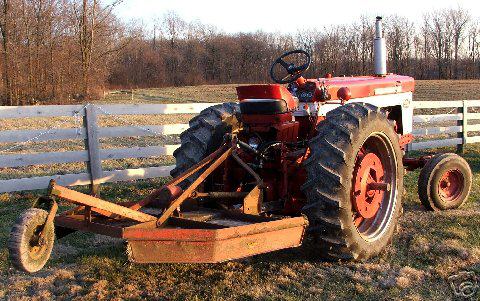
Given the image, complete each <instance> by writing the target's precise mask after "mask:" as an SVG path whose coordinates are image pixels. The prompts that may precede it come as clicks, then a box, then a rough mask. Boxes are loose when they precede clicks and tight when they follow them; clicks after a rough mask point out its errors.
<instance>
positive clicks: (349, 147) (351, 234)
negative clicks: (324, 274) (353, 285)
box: [302, 103, 404, 260]
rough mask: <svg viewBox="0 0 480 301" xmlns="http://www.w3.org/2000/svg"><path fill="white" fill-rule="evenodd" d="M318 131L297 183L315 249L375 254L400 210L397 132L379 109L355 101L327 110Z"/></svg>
mask: <svg viewBox="0 0 480 301" xmlns="http://www.w3.org/2000/svg"><path fill="white" fill-rule="evenodd" d="M317 131H318V134H317V136H316V137H314V138H313V139H312V140H311V141H310V143H309V148H310V152H311V153H310V157H309V158H308V159H307V160H306V161H305V165H304V166H305V170H306V172H307V181H306V183H305V184H304V185H303V186H302V191H303V192H304V194H305V196H306V198H307V204H306V205H305V207H304V208H303V213H304V214H306V215H307V217H308V219H309V222H310V227H309V230H310V233H311V234H312V235H313V238H314V241H315V245H316V248H317V249H318V251H319V253H320V255H322V256H323V257H326V258H328V259H344V260H350V259H354V260H363V259H368V258H370V257H373V256H376V255H377V254H379V253H380V252H381V251H382V250H383V249H384V248H385V246H387V244H389V243H390V241H391V239H392V237H393V234H394V232H395V228H396V225H397V222H398V218H399V216H400V212H401V198H402V194H403V193H402V191H403V174H404V169H403V164H402V155H403V154H402V151H401V149H400V146H399V142H398V135H397V133H396V132H395V130H394V127H393V125H392V123H391V122H390V121H389V120H388V119H387V117H386V115H385V114H384V113H383V112H382V111H381V110H380V109H379V108H376V107H374V106H371V105H368V104H360V103H351V104H347V105H344V106H341V107H339V108H337V109H335V110H332V111H330V112H329V113H327V116H326V120H325V121H323V122H321V123H320V124H319V125H318V127H317ZM380 187H381V188H380ZM377 189H379V190H377Z"/></svg>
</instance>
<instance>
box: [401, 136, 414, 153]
mask: <svg viewBox="0 0 480 301" xmlns="http://www.w3.org/2000/svg"><path fill="white" fill-rule="evenodd" d="M413 139H414V138H413V135H412V134H406V135H403V136H401V137H400V139H399V140H398V143H399V144H400V147H401V148H402V149H405V146H407V145H408V144H410V143H412V141H413Z"/></svg>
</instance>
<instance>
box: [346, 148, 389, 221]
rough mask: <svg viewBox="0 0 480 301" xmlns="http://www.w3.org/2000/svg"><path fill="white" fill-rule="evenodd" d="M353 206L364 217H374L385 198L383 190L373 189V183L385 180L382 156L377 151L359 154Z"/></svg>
mask: <svg viewBox="0 0 480 301" xmlns="http://www.w3.org/2000/svg"><path fill="white" fill-rule="evenodd" d="M358 159H359V162H358V163H357V168H356V176H355V184H354V193H353V206H354V208H355V210H356V212H358V214H359V215H360V216H361V217H362V218H372V217H374V216H375V214H377V211H378V209H379V208H380V204H381V203H382V200H383V191H382V190H376V189H371V185H372V184H373V183H381V181H383V176H384V173H385V172H384V170H383V165H382V162H381V161H380V158H379V157H378V156H377V155H376V154H375V153H368V154H365V155H364V154H363V152H360V153H359V155H358Z"/></svg>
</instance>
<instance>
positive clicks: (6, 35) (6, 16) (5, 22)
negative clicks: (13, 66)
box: [0, 0, 13, 105]
mask: <svg viewBox="0 0 480 301" xmlns="http://www.w3.org/2000/svg"><path fill="white" fill-rule="evenodd" d="M0 4H1V7H0V9H1V14H2V15H1V18H0V33H1V35H2V47H3V63H4V70H3V81H4V85H5V90H6V93H5V104H7V105H12V104H13V103H12V101H13V100H12V86H11V78H10V22H11V11H10V10H11V3H10V1H9V0H2V2H0Z"/></svg>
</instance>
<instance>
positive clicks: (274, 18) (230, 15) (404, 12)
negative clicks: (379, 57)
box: [116, 0, 480, 33]
mask: <svg viewBox="0 0 480 301" xmlns="http://www.w3.org/2000/svg"><path fill="white" fill-rule="evenodd" d="M459 5H460V6H461V7H463V8H465V9H468V10H470V13H471V14H472V15H473V16H474V17H476V18H479V17H480V1H479V0H401V1H391V0H337V1H328V0H327V1H321V0H316V1H308V0H301V1H299V0H290V1H285V0H233V1H232V0H224V1H218V0H124V2H123V3H122V4H121V5H120V7H118V8H117V10H116V11H117V15H118V16H119V17H120V18H122V19H124V20H126V21H128V20H131V19H135V20H143V21H144V23H145V24H146V25H147V26H148V25H149V24H151V20H152V19H153V18H155V17H161V16H162V15H163V14H164V13H165V12H167V11H175V12H176V13H177V14H178V15H179V16H180V17H182V18H183V19H185V20H187V21H195V20H199V21H200V22H202V23H204V24H209V25H214V26H216V27H217V28H218V29H220V30H222V31H225V32H229V33H233V32H255V31H257V30H263V31H267V32H284V33H293V32H296V31H297V30H299V29H310V28H321V27H323V26H324V25H332V24H346V23H351V21H352V20H358V19H359V18H360V16H361V15H367V16H372V17H374V16H377V15H383V16H386V15H391V14H395V13H396V14H398V15H401V16H406V17H409V18H410V19H411V20H412V21H420V20H421V18H422V15H423V14H424V13H425V12H429V11H432V10H435V9H439V8H456V7H458V6H459Z"/></svg>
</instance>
